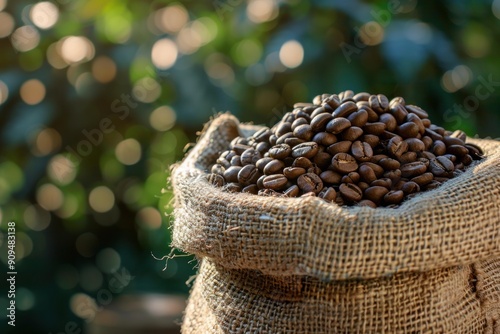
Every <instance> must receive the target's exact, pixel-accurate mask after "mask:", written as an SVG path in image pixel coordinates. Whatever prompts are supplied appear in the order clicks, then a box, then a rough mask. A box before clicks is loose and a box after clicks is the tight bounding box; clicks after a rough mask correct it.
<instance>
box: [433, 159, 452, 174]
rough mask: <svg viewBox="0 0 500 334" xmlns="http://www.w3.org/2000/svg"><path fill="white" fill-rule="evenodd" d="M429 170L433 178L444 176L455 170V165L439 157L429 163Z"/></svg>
mask: <svg viewBox="0 0 500 334" xmlns="http://www.w3.org/2000/svg"><path fill="white" fill-rule="evenodd" d="M429 170H430V171H431V173H432V174H434V175H435V176H446V175H449V174H450V173H451V172H453V171H454V170H455V165H454V164H453V162H451V161H450V160H448V159H447V158H445V157H443V156H440V157H437V158H436V159H432V160H431V161H430V164H429Z"/></svg>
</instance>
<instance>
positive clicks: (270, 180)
mask: <svg viewBox="0 0 500 334" xmlns="http://www.w3.org/2000/svg"><path fill="white" fill-rule="evenodd" d="M263 183H264V187H265V188H266V189H272V190H280V189H283V188H284V187H285V186H286V184H287V183H288V179H287V178H286V177H285V175H283V174H273V175H268V176H266V177H265V178H264V181H263Z"/></svg>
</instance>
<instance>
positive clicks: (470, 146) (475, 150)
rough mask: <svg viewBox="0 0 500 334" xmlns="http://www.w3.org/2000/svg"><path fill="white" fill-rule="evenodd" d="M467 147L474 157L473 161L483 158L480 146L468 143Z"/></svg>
mask: <svg viewBox="0 0 500 334" xmlns="http://www.w3.org/2000/svg"><path fill="white" fill-rule="evenodd" d="M465 147H466V148H467V150H468V151H469V155H470V156H471V157H472V159H474V160H481V159H482V158H483V150H482V149H481V148H480V147H479V146H476V145H474V144H472V143H467V144H465Z"/></svg>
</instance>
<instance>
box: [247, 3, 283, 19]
mask: <svg viewBox="0 0 500 334" xmlns="http://www.w3.org/2000/svg"><path fill="white" fill-rule="evenodd" d="M278 14H279V10H278V5H277V2H276V1H275V0H250V1H249V3H248V6H247V16H248V18H249V19H250V21H252V22H254V23H263V22H267V21H271V20H273V19H275V18H276V17H277V16H278Z"/></svg>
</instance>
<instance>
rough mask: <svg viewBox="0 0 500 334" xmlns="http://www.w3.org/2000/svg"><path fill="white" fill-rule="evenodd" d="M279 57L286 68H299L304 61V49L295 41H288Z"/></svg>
mask: <svg viewBox="0 0 500 334" xmlns="http://www.w3.org/2000/svg"><path fill="white" fill-rule="evenodd" d="M279 57H280V61H281V63H282V64H283V65H285V66H286V67H288V68H295V67H298V66H299V65H300V64H302V61H303V60H304V48H303V47H302V44H300V43H299V42H297V41H295V40H291V41H288V42H286V43H284V44H283V45H282V46H281V49H280V53H279Z"/></svg>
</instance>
